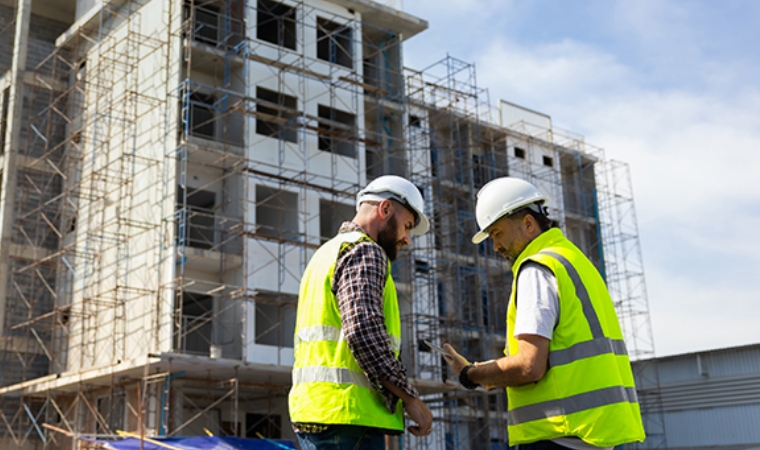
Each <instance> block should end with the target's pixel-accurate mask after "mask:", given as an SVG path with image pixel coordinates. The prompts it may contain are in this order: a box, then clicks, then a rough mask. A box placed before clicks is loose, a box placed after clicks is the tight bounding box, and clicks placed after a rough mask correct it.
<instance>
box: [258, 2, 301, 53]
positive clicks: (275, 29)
mask: <svg viewBox="0 0 760 450" xmlns="http://www.w3.org/2000/svg"><path fill="white" fill-rule="evenodd" d="M256 38H257V39H260V40H262V41H265V42H271V43H272V44H275V45H279V46H280V47H285V48H289V49H291V50H295V49H296V9H295V8H293V7H290V6H288V5H285V4H282V3H278V2H275V1H272V0H258V2H257V3H256Z"/></svg>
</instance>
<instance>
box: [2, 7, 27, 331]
mask: <svg viewBox="0 0 760 450" xmlns="http://www.w3.org/2000/svg"><path fill="white" fill-rule="evenodd" d="M31 13H32V0H18V5H17V8H16V29H15V33H14V39H13V59H12V62H11V70H10V71H9V73H8V74H7V75H6V76H7V77H9V78H8V80H9V90H8V95H9V99H8V119H7V127H6V135H5V148H4V149H3V152H4V154H5V155H4V158H3V180H2V186H0V327H2V331H3V334H5V330H4V328H5V308H6V302H7V299H8V297H9V295H8V294H9V292H10V289H11V286H10V285H9V283H8V281H9V280H8V278H9V275H10V272H9V266H10V264H9V256H10V246H11V236H12V235H13V226H14V222H15V202H14V200H15V198H16V196H17V190H16V179H17V172H18V159H19V158H18V152H19V145H20V140H21V127H22V126H23V124H22V123H21V112H22V110H23V106H24V73H25V72H26V56H27V51H28V48H29V21H30V19H31Z"/></svg>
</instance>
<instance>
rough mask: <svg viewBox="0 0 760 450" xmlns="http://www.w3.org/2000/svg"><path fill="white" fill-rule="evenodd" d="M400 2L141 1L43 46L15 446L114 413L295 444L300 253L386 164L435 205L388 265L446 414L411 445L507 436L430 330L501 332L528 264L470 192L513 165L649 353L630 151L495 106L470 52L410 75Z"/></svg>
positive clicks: (47, 440)
mask: <svg viewBox="0 0 760 450" xmlns="http://www.w3.org/2000/svg"><path fill="white" fill-rule="evenodd" d="M365 3H366V4H365ZM370 3H371V4H370ZM346 5H348V6H346ZM362 8H364V9H362ZM397 13H398V11H395V10H392V9H389V8H388V7H386V6H383V5H378V4H375V3H373V2H362V1H348V0H345V1H344V0H336V1H335V2H316V1H310V0H298V1H296V0H293V1H290V0H285V2H284V3H283V2H280V1H273V0H246V1H244V0H183V1H174V0H123V1H113V2H104V3H103V5H101V6H98V7H95V8H93V9H92V10H91V11H90V12H87V13H85V14H82V15H81V17H78V18H77V20H76V21H74V23H73V24H69V25H70V26H68V28H67V27H66V26H64V27H62V30H60V31H58V32H57V34H56V36H54V37H57V39H55V43H54V44H53V42H51V40H49V41H47V42H46V43H45V45H47V47H46V48H49V54H48V56H47V57H45V58H44V59H43V60H41V61H35V62H34V63H35V64H34V65H33V66H32V68H30V69H29V70H28V74H27V76H26V78H24V80H25V81H24V82H23V83H21V85H22V86H23V89H24V95H23V98H24V100H23V111H24V115H23V119H22V123H21V126H20V127H19V129H20V139H19V145H18V146H17V148H18V149H19V150H18V152H17V153H18V154H17V155H15V156H14V157H16V158H17V160H18V168H19V169H18V172H17V174H16V175H15V180H16V181H14V182H13V183H11V184H12V186H11V187H12V188H13V189H15V193H16V199H17V200H16V203H15V204H14V207H13V221H14V222H13V223H14V225H13V237H12V248H11V250H10V263H9V269H8V271H9V288H8V289H7V290H6V291H7V292H8V293H9V294H8V296H9V297H8V300H7V301H6V305H5V313H4V314H5V316H4V321H5V323H4V336H3V342H2V343H1V345H2V346H3V352H2V360H1V361H0V362H1V363H2V368H1V369H2V370H0V373H1V374H2V375H1V376H2V380H1V381H2V382H1V383H0V385H1V386H2V387H0V405H1V406H2V408H1V409H0V419H1V420H2V424H0V430H2V431H0V440H1V441H2V442H3V443H4V445H6V446H7V447H9V448H86V443H85V441H83V440H81V439H82V438H112V437H114V436H115V435H116V433H117V431H118V430H127V431H130V432H132V433H135V434H137V435H141V436H177V435H192V434H203V433H204V429H206V430H209V431H210V432H211V433H213V434H216V435H231V436H240V437H257V436H264V437H266V438H283V437H284V438H288V437H290V438H292V437H293V433H292V431H290V430H289V427H288V423H289V422H288V421H287V416H288V413H287V405H286V403H287V401H286V400H287V393H288V390H289V387H290V366H291V365H292V362H293V329H294V320H295V307H296V302H297V293H298V285H299V281H300V276H301V273H302V272H303V270H304V269H305V267H306V264H307V262H308V260H309V258H310V256H311V255H312V254H313V252H314V250H315V249H316V248H318V247H319V245H320V244H321V243H323V242H325V241H326V240H328V239H330V238H331V237H332V236H333V235H334V234H335V232H336V231H337V229H338V227H339V226H340V224H341V222H343V221H345V220H350V219H351V217H353V215H354V211H355V209H354V201H355V200H354V196H355V194H356V192H357V191H358V190H359V189H360V188H361V187H363V186H364V185H365V184H366V182H367V181H369V180H371V179H373V178H375V177H377V176H379V175H383V174H396V175H401V176H405V177H408V178H409V179H410V180H412V181H413V182H414V183H415V184H416V185H417V186H418V187H419V189H420V190H421V191H422V192H423V194H424V198H425V202H426V209H427V212H428V213H429V214H430V217H431V224H432V228H431V232H430V233H428V234H427V235H425V236H422V237H418V238H415V241H414V243H413V246H412V249H411V250H410V251H407V252H403V253H402V254H401V255H399V258H398V260H397V261H395V262H394V264H393V268H392V270H393V276H394V279H395V280H396V283H397V288H398V291H399V303H400V310H401V313H402V326H403V330H404V331H403V337H404V341H403V343H402V348H404V351H403V352H402V360H403V361H404V363H405V364H406V366H407V367H408V368H409V372H410V374H411V375H412V376H413V377H414V379H415V380H416V382H417V384H418V386H419V388H420V391H421V392H422V394H423V396H424V399H425V401H426V402H427V403H428V405H429V406H430V407H431V409H432V410H433V412H434V415H435V422H434V425H433V432H432V433H431V435H430V436H428V437H426V438H424V439H422V438H409V437H408V436H405V437H403V438H402V439H403V441H402V445H403V447H407V448H440V449H452V448H474V447H476V446H482V445H483V444H487V445H489V446H491V448H504V442H506V396H505V394H504V392H503V390H493V391H488V392H485V391H475V392H463V391H461V390H457V385H456V383H454V381H453V380H452V379H451V378H452V375H451V374H450V373H449V372H448V369H447V366H446V364H445V362H444V361H443V360H442V359H441V358H440V357H438V356H436V355H435V354H434V353H431V352H429V350H428V349H427V348H426V347H425V346H424V345H420V341H421V340H423V339H427V340H430V341H432V342H434V343H441V342H450V343H452V344H453V345H454V346H455V347H456V348H458V349H461V351H462V353H463V354H465V355H467V357H468V358H470V359H473V360H487V359H491V358H493V357H496V356H498V355H499V354H501V352H502V351H503V348H504V346H505V331H506V330H505V325H506V324H505V317H506V308H507V303H508V300H509V288H505V287H508V286H511V272H510V267H509V264H508V263H507V262H506V261H504V259H503V258H502V257H501V256H500V255H498V254H497V253H496V252H494V251H493V249H491V248H489V247H488V246H487V244H485V243H484V244H480V245H478V246H474V245H472V244H471V242H470V237H471V236H472V235H473V234H474V233H475V231H477V225H476V222H475V218H474V215H473V211H474V198H475V193H476V192H477V191H478V189H479V188H480V187H482V186H483V185H484V184H485V183H486V182H488V181H490V180H491V179H494V178H496V177H500V176H505V175H512V176H519V177H521V178H525V179H527V180H529V181H531V182H533V183H534V184H536V185H537V186H538V187H539V188H540V189H542V190H543V191H544V192H546V193H547V195H548V196H549V197H550V203H551V205H552V206H553V209H552V212H553V214H554V217H555V219H556V220H557V221H558V222H559V223H560V224H561V226H562V228H563V229H565V230H566V231H567V232H568V235H569V236H570V237H571V239H573V240H574V241H575V242H577V243H579V245H580V246H581V248H583V249H584V251H586V253H587V254H589V256H590V257H591V259H592V261H594V263H595V264H596V265H597V267H599V269H600V271H602V273H604V274H605V277H606V279H607V280H608V282H609V283H611V291H612V293H613V297H614V298H615V300H616V301H617V302H618V304H617V306H618V311H619V313H620V314H621V319H623V321H624V322H625V325H624V328H625V330H626V338H627V339H628V340H629V347H631V348H632V349H633V350H632V356H634V358H636V357H643V356H651V354H652V353H653V349H652V346H653V343H652V342H651V330H649V328H648V327H649V325H648V315H647V311H648V310H647V306H646V295H645V292H644V288H643V271H642V270H641V265H640V263H641V259H640V252H639V250H638V236H637V232H636V230H635V225H636V222H635V216H634V215H633V198H632V194H631V193H630V181H629V180H628V179H627V178H626V177H625V176H624V175H625V170H627V168H626V166H625V165H623V164H622V163H617V162H609V161H607V160H606V159H605V158H604V154H603V151H601V149H593V148H591V150H589V149H590V147H588V146H586V145H585V143H584V142H583V139H582V138H581V137H579V136H574V135H572V134H570V133H566V132H560V131H558V130H557V129H555V128H554V127H552V126H551V122H550V120H549V121H548V122H547V121H546V120H545V119H547V118H548V117H546V116H543V117H542V116H541V115H540V114H538V113H535V112H531V111H528V110H525V109H524V108H520V107H518V106H516V105H511V106H509V105H507V106H505V102H502V104H501V105H500V108H499V109H496V108H494V107H493V106H492V104H491V102H490V99H489V95H488V91H487V90H485V89H482V88H480V87H478V85H477V80H476V71H475V67H474V65H472V64H470V63H466V62H464V61H461V60H458V59H456V58H453V57H446V58H444V59H443V60H441V61H439V62H437V63H435V64H432V65H431V66H429V67H427V68H425V69H422V70H411V69H404V68H403V61H402V52H401V43H402V41H403V39H406V38H408V37H409V36H410V35H413V34H415V33H417V32H420V31H422V30H423V29H424V28H425V26H426V25H425V24H424V23H423V22H421V21H419V20H417V19H415V18H413V17H411V16H404V15H403V14H402V15H401V16H399V15H398V14H397ZM13 17H16V15H15V13H14V15H13ZM399 17H400V18H399ZM33 20H36V19H34V17H33ZM14 24H15V22H14V20H9V21H7V22H3V23H2V24H0V25H2V28H1V29H0V40H2V41H3V42H5V40H6V37H7V33H9V32H10V31H9V30H11V31H12V30H13V29H14ZM59 25H60V24H59ZM357 55H361V58H357ZM17 84H18V83H17ZM7 99H8V94H7V93H5V94H4V95H3V104H5V102H7V101H8V100H7ZM496 117H499V119H498V120H497V119H496ZM515 118H516V120H514V121H513V120H512V119H515ZM3 124H5V122H3ZM5 134H6V133H3V137H5ZM621 171H623V175H621ZM4 175H6V176H7V174H4ZM626 182H627V183H628V184H625V183H626ZM8 183H9V181H8V180H6V185H8ZM626 189H627V190H626ZM6 211H8V208H6ZM631 227H633V228H631ZM647 333H648V334H647ZM632 339H633V340H634V341H636V342H635V343H634V344H631V343H630V341H631V340H632ZM650 349H651V351H650ZM657 395H659V391H658V390H657V389H655V390H654V391H653V392H652V395H651V396H650V397H648V398H655V399H656V398H657ZM642 404H645V405H652V404H653V403H652V402H644V403H642ZM663 436H664V432H663ZM648 442H649V441H648ZM650 447H651V446H650Z"/></svg>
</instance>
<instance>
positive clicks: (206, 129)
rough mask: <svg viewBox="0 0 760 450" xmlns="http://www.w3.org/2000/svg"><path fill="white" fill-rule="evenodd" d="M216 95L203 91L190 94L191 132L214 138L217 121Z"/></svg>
mask: <svg viewBox="0 0 760 450" xmlns="http://www.w3.org/2000/svg"><path fill="white" fill-rule="evenodd" d="M213 105H214V96H213V95H210V94H204V93H201V92H193V93H192V94H190V134H191V135H193V136H198V137H204V138H209V139H214V138H215V137H216V130H215V128H216V126H215V124H216V121H215V120H214V118H215V116H216V114H214V106H213Z"/></svg>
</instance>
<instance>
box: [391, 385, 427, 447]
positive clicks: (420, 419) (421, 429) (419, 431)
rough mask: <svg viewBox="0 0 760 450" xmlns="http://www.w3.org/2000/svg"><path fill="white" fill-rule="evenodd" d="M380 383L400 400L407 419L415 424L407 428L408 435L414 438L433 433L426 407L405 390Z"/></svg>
mask: <svg viewBox="0 0 760 450" xmlns="http://www.w3.org/2000/svg"><path fill="white" fill-rule="evenodd" d="M380 383H381V384H382V385H383V386H384V387H385V388H386V389H388V390H389V391H391V392H393V393H394V394H395V395H396V397H398V398H400V399H401V402H402V403H403V404H404V410H405V411H406V413H407V414H408V415H409V417H410V418H411V419H412V420H413V421H415V422H417V425H412V426H410V427H408V428H407V429H408V430H409V432H410V433H412V434H413V435H415V436H418V437H423V436H427V435H428V434H430V432H431V431H433V413H431V412H430V409H428V407H427V405H425V403H423V402H422V400H420V399H419V398H417V397H412V396H411V395H409V394H407V393H406V391H405V390H403V389H401V388H400V387H398V386H396V385H395V384H393V383H391V382H390V381H388V380H380Z"/></svg>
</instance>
